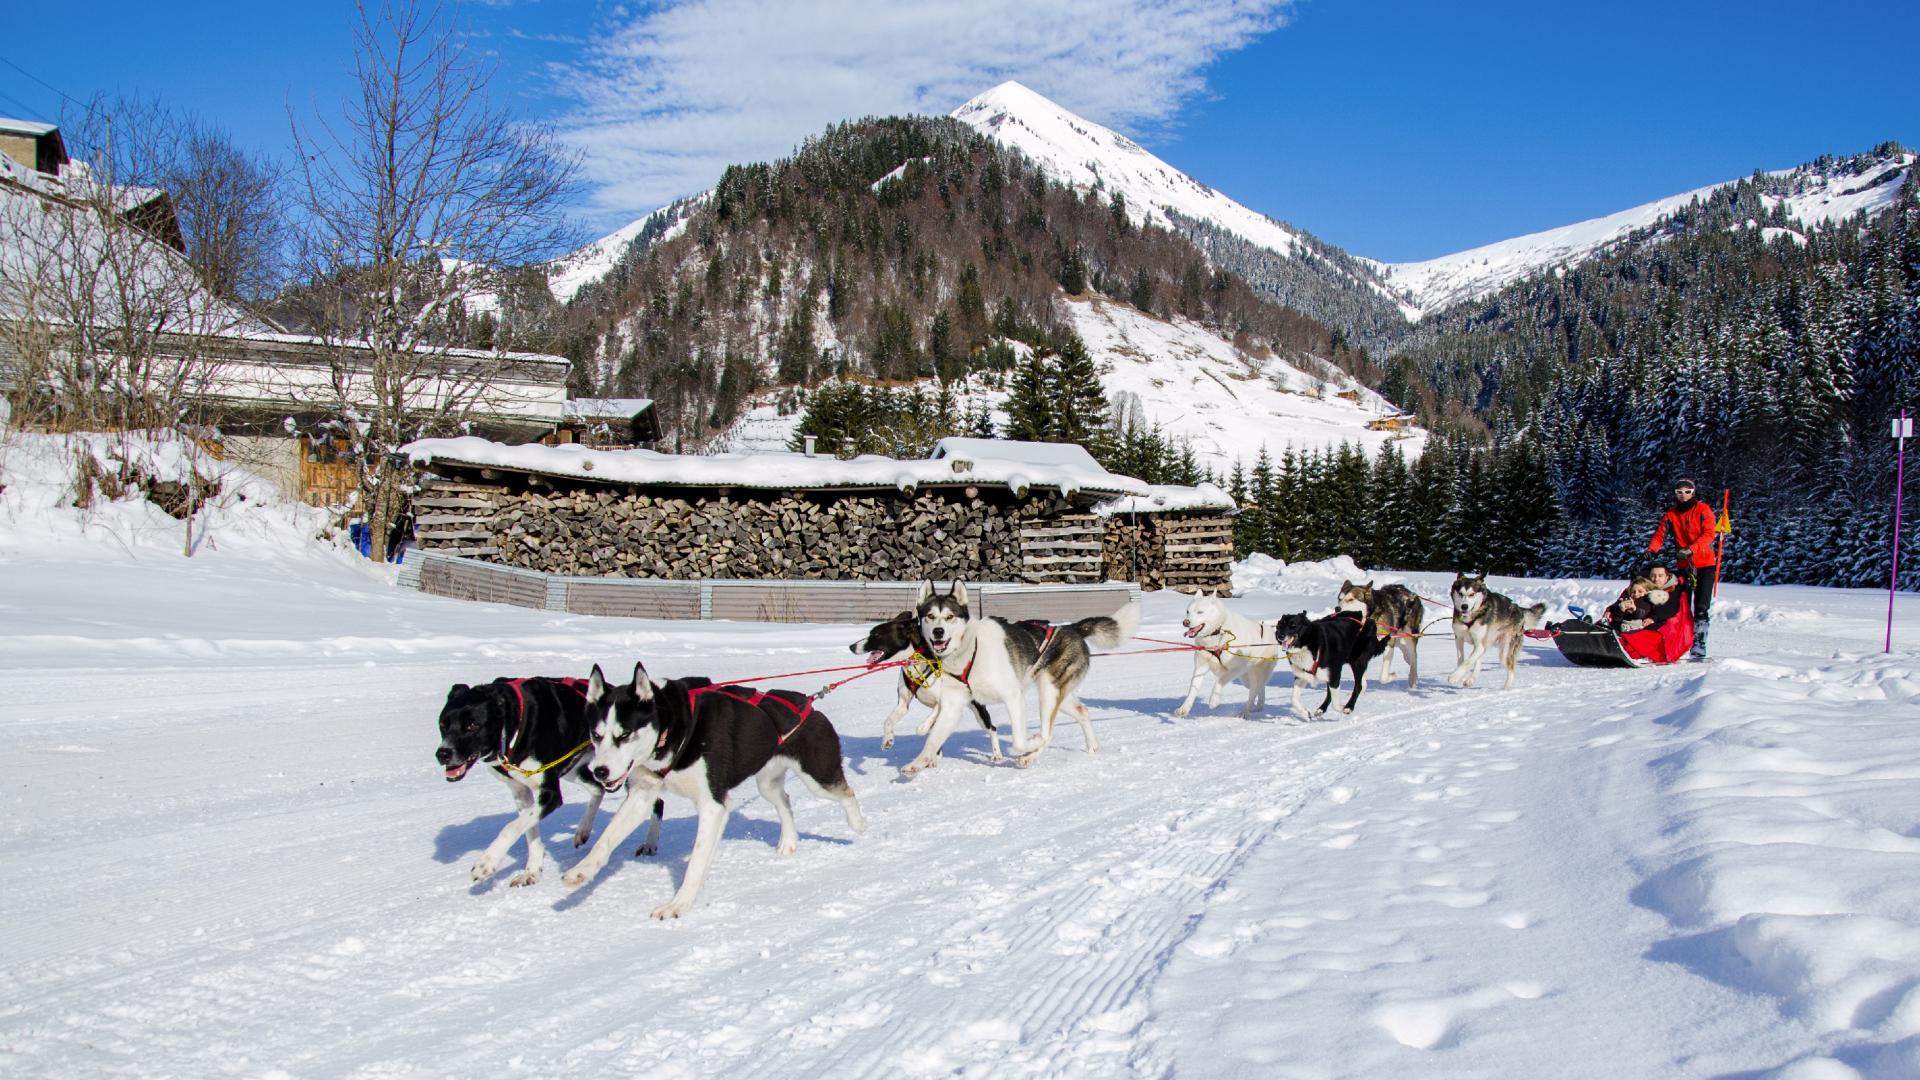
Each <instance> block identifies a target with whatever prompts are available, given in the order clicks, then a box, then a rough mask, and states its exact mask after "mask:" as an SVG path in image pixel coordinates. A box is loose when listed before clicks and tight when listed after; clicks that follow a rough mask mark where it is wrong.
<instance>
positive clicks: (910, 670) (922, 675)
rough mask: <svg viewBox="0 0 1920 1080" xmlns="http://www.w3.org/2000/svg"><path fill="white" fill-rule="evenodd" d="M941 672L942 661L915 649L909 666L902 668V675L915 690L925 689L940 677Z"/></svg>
mask: <svg viewBox="0 0 1920 1080" xmlns="http://www.w3.org/2000/svg"><path fill="white" fill-rule="evenodd" d="M940 672H941V669H940V661H938V660H935V659H934V658H933V657H931V656H928V655H927V654H926V653H923V652H921V651H920V650H919V649H915V650H913V658H912V659H911V660H908V661H907V666H906V667H905V668H904V669H902V670H901V672H900V675H901V677H902V678H904V679H906V680H907V685H908V686H911V687H913V688H914V689H915V690H925V689H926V688H927V687H929V686H932V685H933V683H934V681H935V680H937V679H939V678H940Z"/></svg>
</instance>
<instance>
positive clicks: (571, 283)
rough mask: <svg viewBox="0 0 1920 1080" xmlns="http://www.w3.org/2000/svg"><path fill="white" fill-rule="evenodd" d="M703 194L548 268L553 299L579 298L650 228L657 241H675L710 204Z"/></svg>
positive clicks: (670, 206) (634, 223) (627, 226)
mask: <svg viewBox="0 0 1920 1080" xmlns="http://www.w3.org/2000/svg"><path fill="white" fill-rule="evenodd" d="M706 198H707V196H706V193H705V192H702V193H701V194H699V195H695V196H693V197H691V198H687V199H680V200H678V201H675V202H672V203H668V204H667V205H666V206H663V207H661V208H660V209H658V210H655V211H653V212H652V213H650V214H647V215H646V216H644V217H641V218H639V219H637V220H635V221H631V222H628V223H627V224H625V225H622V226H621V227H619V228H618V229H615V230H614V231H613V232H610V233H608V234H607V235H605V236H603V237H601V238H600V239H598V240H595V241H594V242H593V243H591V244H588V245H587V246H586V247H583V248H580V249H579V250H577V251H573V252H571V253H569V254H567V255H564V256H562V257H561V258H558V259H555V260H554V261H553V263H552V264H550V265H549V267H548V272H547V288H548V290H550V291H551V292H552V293H553V298H554V299H555V300H558V301H560V302H561V303H563V304H564V303H566V302H567V301H569V300H572V299H573V298H574V297H575V296H577V295H579V292H580V290H581V289H583V288H586V287H587V286H588V285H589V284H591V283H593V282H595V281H598V280H600V279H601V278H603V277H605V276H606V275H607V271H609V270H612V269H613V268H614V265H615V264H616V263H618V262H619V261H620V256H622V255H624V254H626V251H627V248H628V246H629V245H631V244H632V243H633V241H634V240H635V238H637V237H639V236H640V235H641V234H642V233H645V232H647V231H648V230H649V229H650V228H651V229H654V230H657V231H658V232H659V236H658V237H657V238H656V242H658V241H661V240H668V239H671V238H673V237H674V236H675V235H677V234H678V233H679V231H680V230H681V229H683V228H685V227H686V221H687V215H688V213H689V212H691V211H692V209H693V208H694V207H696V206H698V205H700V204H701V203H702V202H705V201H706Z"/></svg>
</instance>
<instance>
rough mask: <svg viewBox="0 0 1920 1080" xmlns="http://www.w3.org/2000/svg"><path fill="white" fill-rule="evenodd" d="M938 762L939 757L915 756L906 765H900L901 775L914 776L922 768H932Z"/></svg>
mask: <svg viewBox="0 0 1920 1080" xmlns="http://www.w3.org/2000/svg"><path fill="white" fill-rule="evenodd" d="M938 762H939V759H938V758H933V759H927V758H914V759H913V760H912V761H909V762H907V763H906V764H905V765H902V766H900V775H901V776H912V775H914V774H915V773H918V772H919V771H920V770H921V769H930V768H932V767H933V766H934V765H936V764H938Z"/></svg>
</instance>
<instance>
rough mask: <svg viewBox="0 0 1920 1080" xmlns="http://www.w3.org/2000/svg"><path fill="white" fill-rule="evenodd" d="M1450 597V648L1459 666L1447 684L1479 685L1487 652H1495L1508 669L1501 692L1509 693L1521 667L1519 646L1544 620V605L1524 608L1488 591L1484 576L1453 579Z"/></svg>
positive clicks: (1474, 575)
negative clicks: (1493, 649) (1451, 600)
mask: <svg viewBox="0 0 1920 1080" xmlns="http://www.w3.org/2000/svg"><path fill="white" fill-rule="evenodd" d="M1449 596H1451V598H1452V599H1453V647H1454V651H1455V653H1456V654H1457V656H1458V657H1459V666H1457V667H1455V668H1454V669H1453V674H1451V675H1449V676H1447V682H1448V683H1450V684H1452V685H1454V686H1476V685H1478V684H1479V682H1480V666H1481V664H1482V663H1484V662H1485V660H1486V655H1487V650H1488V649H1489V648H1498V649H1499V656H1500V662H1501V664H1503V665H1504V666H1505V667H1506V669H1507V681H1506V683H1505V685H1503V686H1502V687H1501V689H1502V690H1510V689H1512V688H1513V674H1514V669H1515V668H1516V667H1517V666H1519V663H1520V643H1521V641H1522V640H1524V638H1525V634H1526V632H1527V631H1528V630H1532V629H1534V628H1536V627H1538V626H1539V625H1540V624H1541V623H1542V622H1544V621H1545V620H1546V617H1547V605H1545V604H1535V605H1533V606H1532V607H1527V608H1523V607H1521V606H1520V605H1519V604H1516V603H1514V602H1513V601H1512V600H1510V599H1508V598H1507V597H1504V596H1502V595H1500V594H1499V593H1497V592H1494V591H1492V590H1491V589H1488V588H1487V575H1485V574H1461V575H1460V576H1459V577H1456V578H1454V579H1453V588H1452V589H1451V590H1450V591H1449Z"/></svg>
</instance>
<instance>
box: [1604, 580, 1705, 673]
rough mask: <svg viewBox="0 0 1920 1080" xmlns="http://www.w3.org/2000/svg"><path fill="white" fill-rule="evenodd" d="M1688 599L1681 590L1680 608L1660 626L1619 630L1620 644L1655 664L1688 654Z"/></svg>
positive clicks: (1690, 621)
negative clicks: (1627, 631)
mask: <svg viewBox="0 0 1920 1080" xmlns="http://www.w3.org/2000/svg"><path fill="white" fill-rule="evenodd" d="M1689 599H1690V597H1688V596H1687V595H1686V594H1685V593H1682V594H1681V596H1680V610H1679V611H1678V612H1677V613H1675V615H1674V616H1673V618H1671V619H1668V620H1667V621H1666V622H1663V623H1661V624H1660V625H1659V626H1656V627H1654V628H1653V629H1651V630H1635V631H1634V632H1632V633H1630V634H1621V635H1620V647H1621V648H1623V649H1625V650H1627V655H1628V656H1631V657H1634V658H1635V659H1638V660H1647V661H1650V662H1652V663H1655V664H1671V663H1673V662H1674V661H1675V660H1678V659H1680V658H1681V657H1683V656H1685V655H1687V650H1688V649H1691V648H1693V605H1692V604H1690V603H1688V600H1689Z"/></svg>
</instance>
